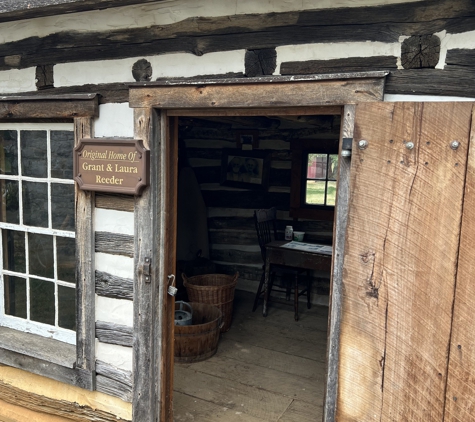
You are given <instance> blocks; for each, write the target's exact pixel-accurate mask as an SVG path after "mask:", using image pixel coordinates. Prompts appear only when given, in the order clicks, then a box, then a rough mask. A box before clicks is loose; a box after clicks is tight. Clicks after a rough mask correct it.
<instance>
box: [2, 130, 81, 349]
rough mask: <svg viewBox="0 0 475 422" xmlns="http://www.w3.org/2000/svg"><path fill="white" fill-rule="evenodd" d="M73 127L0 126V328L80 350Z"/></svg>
mask: <svg viewBox="0 0 475 422" xmlns="http://www.w3.org/2000/svg"><path fill="white" fill-rule="evenodd" d="M73 147H74V131H73V125H72V124H15V125H13V124H7V123H4V124H3V123H2V124H0V192H1V194H2V207H1V209H0V239H1V243H0V252H1V254H2V257H3V258H2V260H1V279H0V282H1V283H2V286H0V287H1V288H0V325H2V326H7V327H10V328H15V329H18V330H22V331H27V332H32V333H35V334H39V335H43V336H47V337H53V338H55V339H58V340H61V341H65V342H68V343H75V338H76V334H75V332H74V330H75V315H76V306H75V297H76V292H75V285H76V282H75V261H76V258H75V231H74V230H75V218H74V216H75V209H74V181H73V179H72V175H73V171H72V151H73Z"/></svg>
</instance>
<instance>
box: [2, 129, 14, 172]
mask: <svg viewBox="0 0 475 422" xmlns="http://www.w3.org/2000/svg"><path fill="white" fill-rule="evenodd" d="M17 136H18V133H17V131H16V130H0V173H1V174H13V175H17V174H18V143H17Z"/></svg>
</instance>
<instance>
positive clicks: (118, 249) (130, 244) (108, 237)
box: [95, 232, 134, 258]
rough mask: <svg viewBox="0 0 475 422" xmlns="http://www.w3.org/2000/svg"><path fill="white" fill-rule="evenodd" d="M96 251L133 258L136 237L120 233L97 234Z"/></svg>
mask: <svg viewBox="0 0 475 422" xmlns="http://www.w3.org/2000/svg"><path fill="white" fill-rule="evenodd" d="M95 251H96V252H102V253H108V254H111V255H123V256H128V257H130V258H133V256H134V236H131V235H127V234H120V233H109V232H96V233H95Z"/></svg>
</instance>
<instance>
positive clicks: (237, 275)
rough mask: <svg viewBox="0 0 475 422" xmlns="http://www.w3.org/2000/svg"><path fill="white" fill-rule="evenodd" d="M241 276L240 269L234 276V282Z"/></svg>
mask: <svg viewBox="0 0 475 422" xmlns="http://www.w3.org/2000/svg"><path fill="white" fill-rule="evenodd" d="M238 278H239V271H237V272H236V274H234V276H233V283H234V282H235V281H236V280H237V279H238Z"/></svg>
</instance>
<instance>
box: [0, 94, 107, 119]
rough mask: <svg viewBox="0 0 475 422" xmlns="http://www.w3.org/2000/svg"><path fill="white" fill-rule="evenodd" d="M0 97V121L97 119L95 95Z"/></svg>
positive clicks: (97, 110)
mask: <svg viewBox="0 0 475 422" xmlns="http://www.w3.org/2000/svg"><path fill="white" fill-rule="evenodd" d="M41 94H42V95H39V96H23V97H18V96H15V97H13V96H11V97H8V96H2V97H0V119H1V120H22V119H74V118H76V117H99V103H98V98H97V95H96V94H83V95H77V96H74V95H70V96H64V95H57V96H45V95H44V94H45V92H44V91H41Z"/></svg>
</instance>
